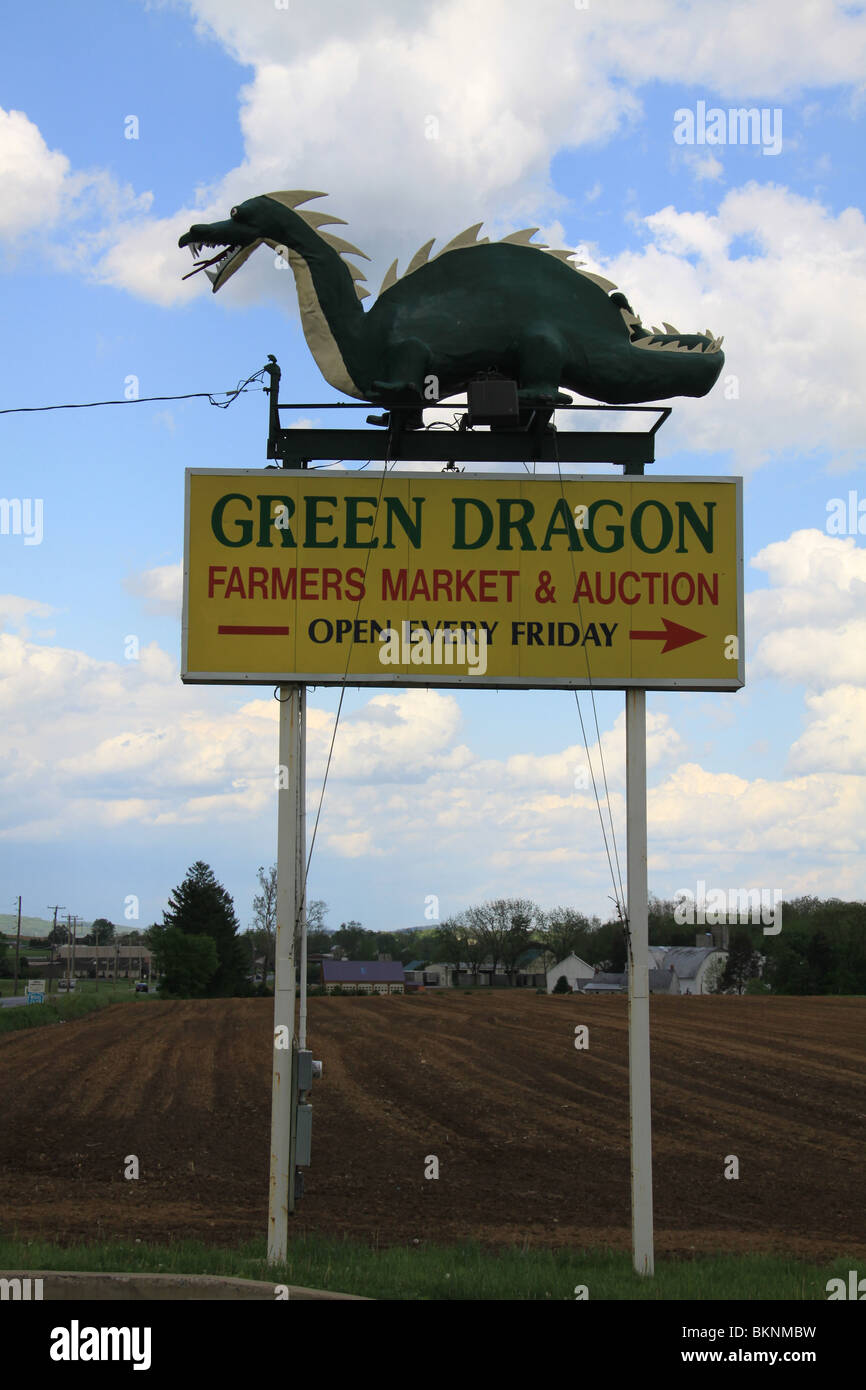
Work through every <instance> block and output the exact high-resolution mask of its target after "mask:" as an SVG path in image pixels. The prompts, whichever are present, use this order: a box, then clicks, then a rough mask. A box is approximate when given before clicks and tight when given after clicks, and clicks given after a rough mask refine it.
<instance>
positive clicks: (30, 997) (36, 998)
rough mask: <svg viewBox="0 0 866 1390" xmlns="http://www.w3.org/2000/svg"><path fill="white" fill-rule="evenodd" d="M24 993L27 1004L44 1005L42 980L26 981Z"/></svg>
mask: <svg viewBox="0 0 866 1390" xmlns="http://www.w3.org/2000/svg"><path fill="white" fill-rule="evenodd" d="M25 992H26V995H27V1003H28V1004H44V1003H45V981H44V980H28V981H27V987H26V991H25Z"/></svg>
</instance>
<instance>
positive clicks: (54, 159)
mask: <svg viewBox="0 0 866 1390" xmlns="http://www.w3.org/2000/svg"><path fill="white" fill-rule="evenodd" d="M68 175H69V160H68V159H67V158H66V155H64V154H61V153H60V151H59V150H49V148H48V146H47V145H46V143H45V141H44V140H43V138H42V136H41V134H40V132H39V129H38V127H37V126H35V125H34V124H33V122H32V121H30V120H28V118H27V117H26V116H25V114H24V112H23V111H4V110H3V108H2V107H0V183H2V186H3V197H2V199H0V237H17V236H20V235H21V234H22V233H23V232H28V231H32V230H35V229H36V228H37V227H38V228H39V229H40V234H41V233H42V231H43V229H44V228H45V227H50V226H51V224H52V223H53V222H54V221H55V220H56V219H57V217H59V215H60V210H61V207H62V203H63V196H64V186H65V184H66V181H67V178H68Z"/></svg>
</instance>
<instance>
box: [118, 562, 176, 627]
mask: <svg viewBox="0 0 866 1390" xmlns="http://www.w3.org/2000/svg"><path fill="white" fill-rule="evenodd" d="M123 587H124V588H125V589H126V591H127V593H130V594H135V596H136V597H137V598H141V599H143V600H144V611H145V613H159V614H167V615H168V616H170V617H177V616H178V615H179V614H180V612H181V609H182V608H183V564H182V563H181V562H180V561H179V560H178V561H177V563H176V564H173V565H157V566H156V568H154V569H149V570H142V571H141V572H140V573H138V574H133V575H130V576H129V578H128V579H125V580H124V581H123Z"/></svg>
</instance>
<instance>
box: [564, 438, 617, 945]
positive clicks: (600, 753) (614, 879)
mask: <svg viewBox="0 0 866 1390" xmlns="http://www.w3.org/2000/svg"><path fill="white" fill-rule="evenodd" d="M553 452H554V456H555V458H556V472H557V475H558V477H559V490H560V493H561V495H562V500H563V502H565V483H564V481H563V477H562V469H561V467H560V462H559V444H558V440H557V436H556V429H555V428H554V431H553ZM570 555H571V575H572V579H573V580H574V595H575V602H576V603H577V618H578V623H579V624H580V627H581V629H582V628H583V614H582V612H581V606H580V598H579V596H578V593H577V573H576V571H575V568H574V551H573V550H571V551H570ZM583 655H584V659H585V661H586V679H587V684H588V688H589V694H590V698H591V700H592V713H593V718H594V720H595V736H596V742H597V745H598V756H599V760H600V762H601V772H602V778H603V781H604V794H605V799H606V801H607V814H608V820H609V821H610V835H611V842H612V844H613V857H614V860H615V861H616V875H614V871H613V863H612V862H611V857H610V849H609V847H608V843H607V832H606V830H605V825H604V817H603V816H602V813H601V800H600V798H599V795H598V786H597V784H596V780H595V769H594V768H593V766H592V759H591V757H590V756H589V742H588V740H587V737H586V729H585V728H584V724H583V712H582V711H581V708H580V699H579V697H578V692H577V690H576V689H575V692H574V703H575V704H576V705H577V714H578V718H579V719H580V731H581V734H582V735H583V746H584V749H585V750H586V762H587V766H588V767H589V774H590V777H591V778H592V790H593V793H594V795H595V804H596V807H597V809H598V818H599V823H600V824H601V836H602V840H603V841H604V851H605V854H606V855H607V863H608V867H609V869H610V876H611V881H612V883H613V891H614V894H615V895H616V894H617V880H619V889H618V896H615V898H614V901H615V902H616V910H617V915H618V916H619V917H620V919H621V920H622V921H623V922H624V923H625V924H626V931H627V930H628V925H627V924H628V911H627V907H626V900H625V891H624V889H623V882H622V870H621V868H620V863H619V853H618V851H617V847H616V831H615V830H614V825H613V811H612V808H611V802H610V789H609V787H608V784H607V769H606V768H605V765H604V750H603V748H602V742H601V730H600V729H599V726H598V709H597V708H596V703H595V687H594V686H593V684H592V672H591V671H590V668H589V649H588V648H587V646H586V643H584V647H583Z"/></svg>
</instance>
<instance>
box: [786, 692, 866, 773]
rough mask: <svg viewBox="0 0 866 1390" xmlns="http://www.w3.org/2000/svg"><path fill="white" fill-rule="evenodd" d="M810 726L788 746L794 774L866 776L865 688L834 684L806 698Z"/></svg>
mask: <svg viewBox="0 0 866 1390" xmlns="http://www.w3.org/2000/svg"><path fill="white" fill-rule="evenodd" d="M806 708H807V710H808V711H809V714H810V723H809V725H808V727H807V729H806V731H805V732H804V734H803V735H802V737H801V738H799V739H797V741H796V743H794V744H792V746H791V754H790V766H791V767H792V768H794V769H795V770H796V771H800V770H805V771H810V772H811V771H817V770H820V771H824V772H847V773H858V774H860V775H864V774H866V689H864V688H863V687H862V686H861V687H857V686H853V685H838V686H836V687H834V689H832V690H826V691H823V692H822V693H821V694H812V695H807V696H806Z"/></svg>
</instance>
